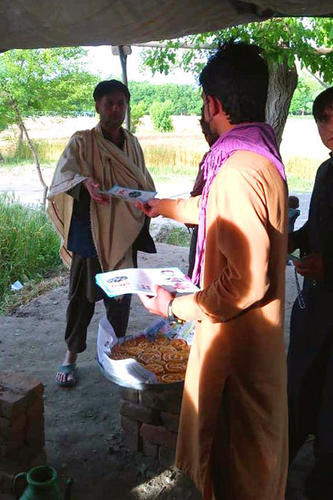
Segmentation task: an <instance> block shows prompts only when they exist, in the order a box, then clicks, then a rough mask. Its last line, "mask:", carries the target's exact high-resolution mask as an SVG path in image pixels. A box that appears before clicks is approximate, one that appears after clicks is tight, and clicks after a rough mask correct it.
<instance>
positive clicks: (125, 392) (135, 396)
mask: <svg viewBox="0 0 333 500" xmlns="http://www.w3.org/2000/svg"><path fill="white" fill-rule="evenodd" d="M120 397H121V398H122V399H126V401H131V403H138V402H139V391H137V390H136V389H127V388H125V387H122V388H121V390H120Z"/></svg>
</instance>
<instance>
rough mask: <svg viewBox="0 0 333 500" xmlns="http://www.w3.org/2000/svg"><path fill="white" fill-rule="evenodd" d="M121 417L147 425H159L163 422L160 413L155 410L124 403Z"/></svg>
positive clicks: (121, 407)
mask: <svg viewBox="0 0 333 500" xmlns="http://www.w3.org/2000/svg"><path fill="white" fill-rule="evenodd" d="M120 415H123V416H125V417H129V418H131V419H132V420H137V421H139V422H145V423H147V424H159V423H160V422H161V419H160V412H159V411H158V410H156V409H154V408H148V407H145V406H143V405H139V404H135V403H130V402H129V401H122V402H121V405H120Z"/></svg>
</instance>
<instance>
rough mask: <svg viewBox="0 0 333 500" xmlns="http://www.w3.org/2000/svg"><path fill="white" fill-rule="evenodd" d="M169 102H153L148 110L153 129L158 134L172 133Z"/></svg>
mask: <svg viewBox="0 0 333 500" xmlns="http://www.w3.org/2000/svg"><path fill="white" fill-rule="evenodd" d="M171 110H172V103H171V101H165V102H158V101H157V102H154V103H153V104H152V106H151V108H150V113H149V114H150V116H151V119H152V122H153V125H154V128H155V129H156V130H158V131H159V132H172V130H173V124H172V121H171Z"/></svg>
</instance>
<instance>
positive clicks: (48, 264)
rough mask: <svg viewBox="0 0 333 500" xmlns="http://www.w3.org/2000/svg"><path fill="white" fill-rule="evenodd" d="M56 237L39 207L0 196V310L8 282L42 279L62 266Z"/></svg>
mask: <svg viewBox="0 0 333 500" xmlns="http://www.w3.org/2000/svg"><path fill="white" fill-rule="evenodd" d="M58 252H59V237H58V235H57V234H56V233H55V231H54V229H53V227H52V225H51V223H50V222H49V220H48V218H47V215H46V214H45V212H44V211H43V210H41V209H34V208H29V207H26V206H23V205H21V204H19V203H17V202H16V201H15V199H14V198H9V197H8V196H6V195H2V196H0V310H1V309H2V306H3V305H4V302H5V300H6V296H8V295H9V294H10V293H11V292H10V284H11V283H14V282H15V281H17V280H19V281H20V282H21V283H22V284H25V283H28V282H29V281H31V280H34V281H35V282H38V281H41V280H42V279H43V278H45V277H46V276H48V275H50V273H52V272H55V271H56V270H57V269H60V267H61V261H60V258H59V253H58Z"/></svg>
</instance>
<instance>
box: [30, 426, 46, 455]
mask: <svg viewBox="0 0 333 500" xmlns="http://www.w3.org/2000/svg"><path fill="white" fill-rule="evenodd" d="M25 439H26V443H27V445H28V446H30V447H31V448H34V449H35V451H36V452H38V451H39V450H41V449H42V448H43V447H44V445H45V434H44V430H43V429H36V430H34V432H31V431H30V433H29V434H27V436H26V438H25Z"/></svg>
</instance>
